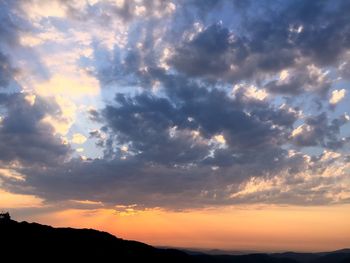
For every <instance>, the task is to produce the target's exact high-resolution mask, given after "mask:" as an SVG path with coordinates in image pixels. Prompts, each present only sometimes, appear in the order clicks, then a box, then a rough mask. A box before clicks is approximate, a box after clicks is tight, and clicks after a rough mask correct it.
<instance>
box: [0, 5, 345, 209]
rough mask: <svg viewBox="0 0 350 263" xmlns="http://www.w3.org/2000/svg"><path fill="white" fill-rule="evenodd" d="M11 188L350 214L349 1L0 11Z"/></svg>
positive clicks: (1, 136)
mask: <svg viewBox="0 0 350 263" xmlns="http://www.w3.org/2000/svg"><path fill="white" fill-rule="evenodd" d="M0 5H1V8H0V10H1V11H0V20H1V23H0V36H1V38H0V39H1V40H0V166H1V169H0V183H1V185H0V187H1V188H2V189H3V190H6V191H9V192H12V193H20V194H28V195H35V196H37V197H39V198H42V199H43V200H45V201H46V202H47V203H52V202H63V203H69V202H72V201H79V200H80V201H84V200H89V201H91V203H96V206H108V207H113V206H117V205H134V204H136V205H138V206H139V207H145V208H149V207H161V208H166V209H187V208H194V207H205V206H217V205H234V204H245V203H253V204H255V203H258V204H260V203H268V204H294V205H321V204H335V203H347V202H349V201H350V191H349V189H350V188H349V187H350V166H349V159H350V153H349V150H350V126H349V120H350V117H349V115H348V114H347V111H349V110H350V108H349V99H348V90H349V89H348V87H349V78H350V11H349V10H350V3H349V1H341V0H337V1H254V2H253V1H239V0H236V1H195V0H193V1H181V0H179V1H156V0H154V1H83V0H81V1H78V0H76V1H63V0H62V1H44V0H43V1H35V0H31V1H1V2H0Z"/></svg>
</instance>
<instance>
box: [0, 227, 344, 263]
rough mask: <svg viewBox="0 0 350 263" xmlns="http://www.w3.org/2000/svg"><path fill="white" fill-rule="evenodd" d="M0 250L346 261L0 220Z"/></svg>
mask: <svg viewBox="0 0 350 263" xmlns="http://www.w3.org/2000/svg"><path fill="white" fill-rule="evenodd" d="M0 245H1V247H0V251H1V255H2V257H3V258H10V259H12V260H11V261H13V262H16V260H19V259H22V260H23V259H25V260H26V262H28V261H30V262H31V261H32V260H33V261H34V262H38V261H47V262H52V261H57V260H60V262H72V260H78V262H82V261H83V260H88V261H89V262H91V261H92V260H95V261H96V262H170V263H171V262H180V263H186V262H193V263H226V262H232V263H235V262H237V263H296V262H299V263H305V262H310V263H348V262H349V263H350V250H340V251H336V252H329V253H315V254H311V253H310V254H309V253H292V252H287V253H280V254H269V255H268V254H250V255H241V256H234V255H207V254H200V253H198V254H195V255H194V254H188V253H185V252H183V251H180V250H176V249H158V248H154V247H152V246H149V245H146V244H143V243H140V242H135V241H127V240H123V239H120V238H116V237H115V236H113V235H110V234H108V233H106V232H100V231H96V230H92V229H73V228H53V227H50V226H45V225H40V224H37V223H27V222H21V223H19V222H16V221H13V220H0Z"/></svg>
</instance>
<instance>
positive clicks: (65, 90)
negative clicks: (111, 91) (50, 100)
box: [35, 73, 99, 98]
mask: <svg viewBox="0 0 350 263" xmlns="http://www.w3.org/2000/svg"><path fill="white" fill-rule="evenodd" d="M35 91H36V92H37V93H38V94H40V95H41V96H52V95H62V96H69V97H70V98H71V97H74V98H76V97H82V96H96V95H98V94H99V86H98V81H97V80H96V79H95V78H93V77H91V76H89V75H87V74H83V73H80V74H78V75H77V76H76V77H66V76H62V75H54V76H53V77H52V78H51V79H50V80H48V81H45V82H42V83H38V84H37V85H36V87H35Z"/></svg>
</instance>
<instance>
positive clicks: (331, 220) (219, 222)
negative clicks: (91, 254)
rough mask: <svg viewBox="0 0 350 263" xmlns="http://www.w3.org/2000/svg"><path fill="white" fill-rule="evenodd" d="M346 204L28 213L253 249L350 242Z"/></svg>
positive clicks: (177, 243) (149, 237)
mask: <svg viewBox="0 0 350 263" xmlns="http://www.w3.org/2000/svg"><path fill="white" fill-rule="evenodd" d="M348 211H350V205H338V206H331V207H324V206H320V207H289V206H288V207H281V206H264V207H262V206H260V207H253V206H247V207H245V206H236V207H230V208H222V209H217V208H216V209H205V210H192V211H185V212H174V211H164V210H157V209H154V210H145V211H136V212H135V211H134V212H130V211H129V212H116V211H115V210H112V209H97V210H78V209H70V210H64V211H59V212H51V213H47V214H40V215H38V216H32V217H30V218H27V219H26V220H28V221H37V222H40V223H43V224H51V225H54V226H60V227H66V226H70V227H76V228H94V229H98V230H103V231H107V232H109V233H111V234H114V235H116V236H118V237H120V238H123V239H130V240H137V241H141V242H145V243H148V244H151V245H154V246H171V247H183V248H185V247H186V248H204V249H224V250H255V251H286V250H294V251H330V250H336V249H340V248H345V247H350V239H349V236H350V223H349V222H350V213H348Z"/></svg>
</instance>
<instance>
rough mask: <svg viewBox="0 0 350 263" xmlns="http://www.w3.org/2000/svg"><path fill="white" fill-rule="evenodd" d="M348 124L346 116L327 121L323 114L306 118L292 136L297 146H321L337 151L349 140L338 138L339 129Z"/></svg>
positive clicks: (325, 115)
mask: <svg viewBox="0 0 350 263" xmlns="http://www.w3.org/2000/svg"><path fill="white" fill-rule="evenodd" d="M347 122H348V119H347V118H346V116H341V117H339V118H335V119H332V120H329V118H328V116H327V114H326V113H325V112H323V113H321V114H319V115H316V116H310V117H308V118H306V120H305V123H304V124H303V125H301V126H299V128H298V132H297V133H296V134H295V136H293V142H294V143H295V144H296V145H297V146H322V147H326V148H330V149H333V150H334V149H338V148H341V147H343V146H344V144H345V143H347V142H348V140H349V138H344V139H342V138H340V127H341V126H343V125H344V124H345V123H347Z"/></svg>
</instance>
